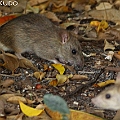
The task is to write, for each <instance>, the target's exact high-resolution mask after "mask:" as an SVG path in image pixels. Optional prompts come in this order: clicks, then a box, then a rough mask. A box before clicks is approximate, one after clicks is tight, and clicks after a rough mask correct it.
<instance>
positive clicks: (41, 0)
mask: <svg viewBox="0 0 120 120" xmlns="http://www.w3.org/2000/svg"><path fill="white" fill-rule="evenodd" d="M47 1H49V0H30V1H29V4H30V6H35V5H38V4H42V3H44V2H47Z"/></svg>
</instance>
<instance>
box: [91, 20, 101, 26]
mask: <svg viewBox="0 0 120 120" xmlns="http://www.w3.org/2000/svg"><path fill="white" fill-rule="evenodd" d="M99 24H100V22H99V21H91V22H90V25H91V26H95V27H98V26H99Z"/></svg>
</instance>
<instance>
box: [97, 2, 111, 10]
mask: <svg viewBox="0 0 120 120" xmlns="http://www.w3.org/2000/svg"><path fill="white" fill-rule="evenodd" d="M112 6H113V5H111V4H110V3H108V2H101V3H100V4H99V5H98V6H97V7H96V10H106V9H110V8H112Z"/></svg>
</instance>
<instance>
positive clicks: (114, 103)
mask: <svg viewBox="0 0 120 120" xmlns="http://www.w3.org/2000/svg"><path fill="white" fill-rule="evenodd" d="M92 102H93V103H94V104H95V106H97V107H100V108H102V109H109V110H120V72H118V75H117V78H116V82H115V85H112V86H110V87H108V88H106V89H105V90H103V91H102V92H101V93H100V94H98V95H97V96H96V97H95V98H93V99H92Z"/></svg>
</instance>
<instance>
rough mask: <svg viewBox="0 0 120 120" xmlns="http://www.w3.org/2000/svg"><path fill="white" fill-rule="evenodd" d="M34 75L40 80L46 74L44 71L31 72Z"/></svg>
mask: <svg viewBox="0 0 120 120" xmlns="http://www.w3.org/2000/svg"><path fill="white" fill-rule="evenodd" d="M33 75H34V77H36V78H37V79H38V80H42V79H43V78H44V77H45V75H46V72H34V73H33Z"/></svg>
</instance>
